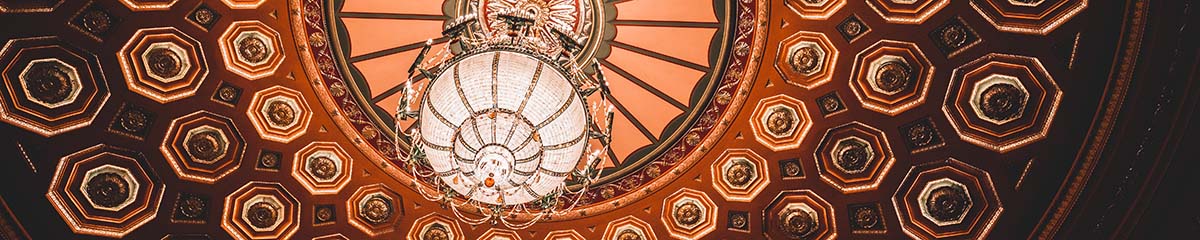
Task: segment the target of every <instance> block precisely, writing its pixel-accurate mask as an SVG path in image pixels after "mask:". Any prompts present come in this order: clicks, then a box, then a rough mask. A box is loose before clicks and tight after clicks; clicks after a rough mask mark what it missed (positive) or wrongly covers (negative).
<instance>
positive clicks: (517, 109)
mask: <svg viewBox="0 0 1200 240" xmlns="http://www.w3.org/2000/svg"><path fill="white" fill-rule="evenodd" d="M534 10H536V9H534ZM489 16H491V17H492V18H494V19H491V20H492V21H493V22H492V23H491V24H490V25H489V26H488V27H484V26H482V25H481V24H480V20H479V19H476V15H474V14H467V15H464V16H460V17H457V18H455V19H454V20H451V21H448V22H447V24H446V26H445V29H444V31H443V32H442V33H443V34H444V35H445V36H444V37H445V38H446V39H449V42H448V44H446V45H445V46H446V47H445V48H444V49H442V50H441V51H439V52H437V53H436V54H433V55H431V56H426V54H427V53H428V51H429V50H430V48H431V46H432V40H430V41H427V42H426V45H425V48H424V49H422V51H421V53H420V54H419V55H418V57H417V60H416V62H414V63H413V65H412V66H411V67H410V70H409V74H410V76H409V79H408V81H407V82H406V83H405V84H406V85H405V87H404V89H403V93H402V97H401V99H400V104H399V108H400V109H398V111H397V114H396V119H397V120H398V121H397V126H399V121H404V120H407V119H412V118H415V119H416V121H415V123H416V124H415V125H413V127H412V128H409V129H408V130H404V131H397V134H403V135H404V136H397V137H398V138H407V139H409V140H410V142H412V145H410V146H404V147H406V148H407V149H397V150H398V151H397V152H398V153H400V154H401V156H399V157H400V158H401V159H404V160H405V161H406V163H407V164H406V165H407V170H408V172H409V174H411V175H413V176H415V177H417V178H418V179H423V180H424V181H422V182H424V183H425V184H428V185H419V186H417V187H416V189H417V190H418V192H420V193H422V195H424V196H425V198H426V199H428V200H431V201H438V202H440V203H442V204H443V205H446V206H447V207H448V208H450V209H451V210H453V212H454V213H455V216H456V217H458V218H459V219H460V220H462V221H464V222H467V223H471V224H482V223H485V222H489V221H490V222H491V223H492V224H497V223H501V224H503V225H505V226H507V227H509V228H514V229H522V228H525V227H528V226H531V225H532V224H534V223H537V222H538V221H541V220H543V219H547V218H550V217H553V216H554V215H556V214H563V213H565V212H568V211H569V210H570V209H572V208H574V207H575V205H576V204H578V203H579V198H580V196H582V193H584V192H586V191H587V190H588V187H589V186H590V185H591V184H592V183H593V182H594V181H595V180H596V179H598V178H599V173H600V171H599V170H597V168H598V164H599V163H600V162H602V161H604V160H605V159H604V158H605V157H606V156H607V155H608V149H609V147H608V144H609V143H610V142H611V138H610V137H609V136H610V135H611V134H610V130H609V129H611V128H612V116H613V113H612V109H611V107H610V106H609V105H608V103H607V101H606V99H607V98H608V97H609V92H608V87H607V85H606V84H605V80H604V75H603V73H602V72H601V71H599V69H600V68H599V67H595V69H596V72H595V74H594V75H590V74H587V73H584V71H583V70H582V69H583V68H582V67H581V66H580V62H593V63H594V61H577V60H578V59H577V57H576V56H575V55H574V53H573V52H575V51H576V50H579V49H580V46H581V45H580V43H579V42H580V41H579V40H578V39H580V37H577V36H575V35H574V33H573V32H574V31H570V30H565V29H563V28H562V27H561V26H558V25H555V24H549V23H553V21H551V20H550V19H548V18H549V16H547V15H545V14H538V11H532V10H530V9H528V8H511V9H506V10H502V11H500V12H498V13H495V14H489ZM427 57H428V59H426V58H427ZM593 67H594V66H593ZM426 79H428V81H424V82H422V80H426ZM414 82H415V83H414ZM414 85H417V87H416V88H414V87H413V86H414ZM420 89H424V91H421V90H420ZM416 92H420V93H421V94H420V96H421V98H420V99H419V100H417V99H415V96H417V95H418V94H416ZM593 97H595V98H593ZM589 99H598V100H593V101H590V102H589ZM417 102H419V107H417V108H416V110H412V109H413V108H412V106H410V105H412V103H417ZM593 113H601V114H600V115H598V116H595V115H593ZM596 119H600V120H603V121H602V122H601V123H602V124H597V121H595V120H596ZM397 148H402V147H401V146H400V145H397ZM568 183H570V184H571V185H573V186H582V187H581V188H571V189H569V188H568V187H567V186H568Z"/></svg>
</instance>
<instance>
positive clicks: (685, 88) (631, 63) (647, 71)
mask: <svg viewBox="0 0 1200 240" xmlns="http://www.w3.org/2000/svg"><path fill="white" fill-rule="evenodd" d="M706 49H707V48H706ZM607 60H608V62H611V63H613V64H614V65H617V67H619V68H621V69H622V70H625V71H626V72H629V74H631V75H633V76H635V77H637V78H638V79H639V80H642V81H643V82H646V84H649V85H650V86H653V87H654V88H656V89H658V90H659V91H662V92H663V93H666V94H667V95H668V96H671V98H674V99H675V100H676V101H679V102H681V103H683V104H684V105H687V103H688V99H689V98H691V96H692V88H693V87H695V86H696V82H699V81H700V78H701V77H704V72H701V71H698V70H696V69H691V68H687V67H684V66H680V65H678V64H674V63H671V62H667V61H663V60H660V59H657V58H653V57H650V56H646V55H642V54H639V53H635V52H632V51H629V50H625V49H621V48H613V49H612V54H611V55H609V56H608V59H607ZM606 73H607V74H605V75H604V76H605V77H609V78H612V77H611V76H610V75H617V74H616V73H614V72H611V71H610V72H606ZM624 90H625V89H620V88H618V89H613V91H614V92H618V91H624Z"/></svg>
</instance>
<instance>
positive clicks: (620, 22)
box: [612, 20, 721, 28]
mask: <svg viewBox="0 0 1200 240" xmlns="http://www.w3.org/2000/svg"><path fill="white" fill-rule="evenodd" d="M612 24H613V25H618V26H620V25H629V26H652V27H686V28H720V27H721V24H720V23H707V22H681V21H656V20H613V21H612Z"/></svg>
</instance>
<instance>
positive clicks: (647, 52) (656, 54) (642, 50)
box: [612, 41, 710, 72]
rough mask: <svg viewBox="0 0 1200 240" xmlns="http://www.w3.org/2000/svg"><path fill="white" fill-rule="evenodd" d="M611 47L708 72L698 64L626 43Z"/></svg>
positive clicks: (614, 44)
mask: <svg viewBox="0 0 1200 240" xmlns="http://www.w3.org/2000/svg"><path fill="white" fill-rule="evenodd" d="M612 45H613V46H615V47H619V48H623V49H625V50H629V51H633V52H636V53H641V54H643V55H646V56H650V57H654V58H657V59H661V60H663V61H667V62H671V63H674V64H679V65H680V66H684V67H688V68H691V69H695V70H697V71H701V72H708V71H709V70H710V69H709V68H708V67H705V66H701V65H700V64H695V63H692V62H688V61H686V60H683V59H679V58H675V57H672V56H668V55H666V54H662V53H659V52H655V51H651V50H648V49H645V48H640V47H637V46H633V45H629V44H626V43H622V42H616V41H614V42H612Z"/></svg>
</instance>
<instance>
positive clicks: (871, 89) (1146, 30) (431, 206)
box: [0, 0, 1197, 239]
mask: <svg viewBox="0 0 1200 240" xmlns="http://www.w3.org/2000/svg"><path fill="white" fill-rule="evenodd" d="M506 7H517V8H522V9H528V11H530V12H532V13H534V14H537V16H544V17H545V18H546V19H549V20H548V21H555V22H556V23H557V24H562V25H563V26H570V28H571V30H572V31H574V32H573V33H572V34H575V35H577V36H580V37H581V38H580V39H581V41H580V42H581V43H582V49H581V50H579V51H578V53H577V54H576V55H577V56H580V57H579V58H577V59H575V60H576V61H577V62H579V63H582V64H581V65H583V66H587V68H586V69H584V71H585V72H586V73H588V74H597V73H600V74H603V75H604V76H605V77H606V78H607V79H608V86H609V87H610V88H611V92H612V94H611V95H607V96H603V97H606V99H604V100H605V101H607V102H611V103H612V105H613V108H614V121H613V127H612V128H613V130H612V137H613V142H612V146H611V151H610V152H608V154H607V155H608V156H607V158H605V159H606V160H605V161H604V162H602V163H600V176H601V177H600V178H599V181H598V182H596V183H593V184H592V186H590V187H589V188H587V190H586V191H583V192H581V193H578V194H576V195H572V197H578V198H579V199H580V200H581V202H580V204H579V206H577V207H575V208H573V209H570V210H568V211H566V212H564V213H563V214H562V215H557V216H554V217H553V218H551V219H548V220H544V221H543V222H540V223H537V224H535V225H533V226H530V227H528V228H525V229H509V228H506V227H504V226H503V225H500V224H481V225H472V224H469V223H466V222H464V221H461V220H460V219H459V218H458V217H457V216H456V215H455V214H456V212H454V211H452V210H450V209H448V208H446V207H445V204H446V203H445V202H437V201H430V200H427V199H426V198H424V197H423V195H422V194H420V193H419V192H418V191H421V190H422V189H430V186H431V185H430V184H431V182H430V181H429V179H427V178H422V177H414V176H412V175H409V174H408V173H407V172H405V171H404V167H406V166H407V164H409V163H408V162H405V161H403V160H401V159H402V156H405V155H407V154H408V152H406V151H407V150H397V149H407V148H403V147H397V146H408V145H410V144H412V142H410V139H409V138H406V137H397V134H396V133H397V132H405V131H409V130H410V127H412V126H413V124H414V122H413V121H411V120H398V119H396V118H394V116H396V114H397V111H398V108H400V107H401V106H400V105H399V104H400V99H401V96H402V95H403V93H402V90H403V86H405V83H406V81H408V80H409V79H410V78H408V77H407V74H408V73H407V71H406V70H407V69H408V67H409V66H410V65H411V64H412V62H413V61H417V60H418V55H420V54H419V53H420V52H421V49H422V47H423V46H425V44H426V42H427V41H428V42H429V44H430V45H432V48H434V49H449V48H450V46H448V45H447V42H448V41H450V39H449V38H447V37H443V35H442V30H443V25H444V24H445V23H447V22H448V21H451V19H454V18H456V17H459V16H463V15H467V14H477V15H479V16H485V17H481V24H483V26H485V27H486V26H490V25H488V22H487V21H489V20H488V19H489V18H488V17H487V16H492V15H495V13H494V12H495V11H498V10H497V9H501V8H506ZM1189 7H1192V6H1191V1H1185V0H1180V1H1141V0H1129V1H1089V0H962V1H950V0H401V1H391V0H120V1H63V0H0V29H2V31H0V41H3V47H2V49H0V66H3V68H2V69H0V70H2V72H0V74H2V78H3V79H2V80H3V82H2V83H0V86H3V88H2V89H0V91H2V93H3V94H0V120H2V121H3V122H4V124H0V133H3V134H5V135H7V137H5V138H4V139H2V140H0V158H2V159H5V160H4V161H0V162H2V164H3V166H2V167H0V169H2V170H0V173H2V174H0V180H3V181H4V185H5V186H4V187H0V203H3V204H0V205H3V208H0V239H30V238H34V239H83V238H129V239H476V238H479V239H835V238H846V239H904V238H911V239H939V238H954V239H983V238H994V239H1018V238H1031V239H1032V238H1094V237H1099V236H1126V237H1127V236H1129V235H1128V234H1146V233H1145V232H1142V231H1141V230H1137V229H1141V228H1136V227H1135V226H1136V223H1137V222H1138V220H1139V218H1140V217H1141V216H1142V214H1141V213H1140V211H1142V210H1145V209H1151V210H1153V209H1156V208H1154V207H1149V206H1150V205H1148V203H1149V202H1153V201H1151V200H1155V199H1159V198H1158V197H1155V196H1156V195H1155V193H1154V191H1152V190H1147V189H1154V187H1153V186H1155V184H1158V183H1159V181H1161V180H1162V179H1163V177H1164V176H1174V175H1167V173H1170V172H1171V171H1168V169H1169V168H1167V167H1166V166H1169V165H1170V163H1171V160H1172V159H1174V158H1177V157H1172V156H1176V155H1175V154H1180V153H1177V151H1188V150H1187V149H1178V148H1177V146H1178V145H1179V144H1180V143H1181V142H1186V141H1187V140H1188V139H1189V138H1187V137H1185V136H1184V135H1182V133H1183V131H1186V130H1188V129H1189V128H1187V126H1188V125H1189V122H1188V120H1189V119H1190V115H1188V114H1186V113H1187V112H1189V109H1194V106H1195V105H1194V104H1195V100H1196V96H1197V94H1195V91H1194V90H1197V89H1196V88H1197V86H1196V85H1195V84H1190V83H1192V82H1195V81H1194V80H1195V76H1197V75H1195V74H1194V73H1196V69H1197V68H1196V66H1197V64H1196V59H1195V58H1194V57H1195V54H1196V51H1194V50H1195V48H1194V47H1195V46H1194V45H1195V41H1190V42H1189V41H1186V40H1184V39H1193V40H1194V36H1195V35H1191V34H1189V33H1191V32H1189V31H1194V30H1191V29H1190V28H1186V26H1187V23H1186V22H1187V20H1186V19H1189V18H1193V19H1194V16H1192V14H1193V13H1191V10H1189V9H1190V8H1189ZM489 14H491V15H489ZM491 21H496V20H495V19H492V20H491ZM1180 29H1182V30H1180ZM1187 36H1192V37H1191V38H1189V37H1187ZM1188 78H1190V79H1192V80H1193V81H1186V79H1188ZM420 80H422V79H416V80H413V81H420ZM1176 80H1178V81H1176ZM591 98H595V99H590V100H594V101H599V100H600V99H599V98H602V97H601V96H600V95H597V96H593V97H591ZM1146 129H1149V130H1146ZM1193 129H1194V128H1193ZM1172 132H1178V133H1176V134H1171V133H1172ZM1145 149H1155V150H1154V151H1148V150H1146V151H1144V150H1145ZM1192 151H1194V150H1192ZM433 187H437V186H433ZM574 187H579V186H574ZM1124 208H1131V209H1136V211H1128V212H1126V211H1119V210H1113V209H1124ZM1151 212H1153V211H1151ZM464 214H472V213H470V212H468V213H464ZM514 218H517V217H516V216H514ZM1184 218H1186V216H1185V217H1184ZM1171 219H1174V218H1171ZM1192 221H1194V220H1192ZM1193 227H1194V226H1193Z"/></svg>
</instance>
